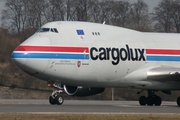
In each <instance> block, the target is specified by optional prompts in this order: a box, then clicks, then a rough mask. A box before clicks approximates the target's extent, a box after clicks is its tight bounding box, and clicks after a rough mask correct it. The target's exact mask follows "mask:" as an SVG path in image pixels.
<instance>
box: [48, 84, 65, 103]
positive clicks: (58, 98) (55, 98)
mask: <svg viewBox="0 0 180 120" xmlns="http://www.w3.org/2000/svg"><path fill="white" fill-rule="evenodd" d="M53 86H54V88H55V90H54V91H53V92H52V94H51V96H49V103H50V104H51V105H56V104H57V105H62V104H63V102H64V97H63V96H62V95H61V93H62V92H63V88H62V87H61V86H59V85H58V84H53Z"/></svg>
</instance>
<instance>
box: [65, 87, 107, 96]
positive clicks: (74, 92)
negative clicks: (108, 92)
mask: <svg viewBox="0 0 180 120" xmlns="http://www.w3.org/2000/svg"><path fill="white" fill-rule="evenodd" d="M63 87H64V91H65V92H66V93H67V94H68V95H71V96H79V97H84V96H90V95H95V94H99V93H102V92H104V90H105V88H87V87H79V86H67V85H64V86H63Z"/></svg>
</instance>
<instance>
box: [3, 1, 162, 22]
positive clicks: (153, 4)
mask: <svg viewBox="0 0 180 120" xmlns="http://www.w3.org/2000/svg"><path fill="white" fill-rule="evenodd" d="M129 1H130V2H134V1H137V0H129ZM144 1H145V2H146V3H147V4H148V6H149V12H152V10H153V8H154V7H155V6H157V5H158V3H159V2H160V1H161V0H144ZM3 8H4V0H0V17H1V11H2V9H3ZM0 23H1V21H0Z"/></svg>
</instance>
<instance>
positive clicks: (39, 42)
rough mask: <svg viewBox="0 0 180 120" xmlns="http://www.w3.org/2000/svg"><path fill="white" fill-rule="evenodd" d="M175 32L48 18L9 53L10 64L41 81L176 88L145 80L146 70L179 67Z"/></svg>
mask: <svg viewBox="0 0 180 120" xmlns="http://www.w3.org/2000/svg"><path fill="white" fill-rule="evenodd" d="M179 51H180V35H179V34H165V33H142V32H138V31H134V30H129V29H126V28H121V27H115V26H110V25H103V24H96V23H87V22H61V21H59V22H50V23H47V24H45V25H44V26H42V27H41V28H40V29H39V30H38V31H37V32H36V33H35V34H34V35H32V36H31V37H30V38H28V39H27V40H25V41H24V42H23V43H22V44H21V45H20V46H18V47H17V48H16V50H15V51H14V52H13V53H12V59H13V61H14V62H15V64H16V65H17V66H18V67H19V68H20V69H22V70H23V71H25V72H26V73H28V74H30V75H32V76H34V77H37V78H40V79H43V80H45V81H54V82H56V81H57V82H60V83H63V84H67V85H75V86H88V87H133V88H139V89H152V90H153V89H155V90H156V89H158V90H169V89H174V90H176V89H180V84H179V82H176V81H172V82H159V81H154V80H151V79H147V70H148V69H150V68H154V67H159V66H171V67H180V52H179Z"/></svg>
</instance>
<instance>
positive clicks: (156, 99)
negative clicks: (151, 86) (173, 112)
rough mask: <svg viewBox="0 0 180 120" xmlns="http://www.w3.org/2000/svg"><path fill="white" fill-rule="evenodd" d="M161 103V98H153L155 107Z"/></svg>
mask: <svg viewBox="0 0 180 120" xmlns="http://www.w3.org/2000/svg"><path fill="white" fill-rule="evenodd" d="M161 103H162V100H161V98H160V97H159V96H155V97H154V104H155V106H160V105H161Z"/></svg>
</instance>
